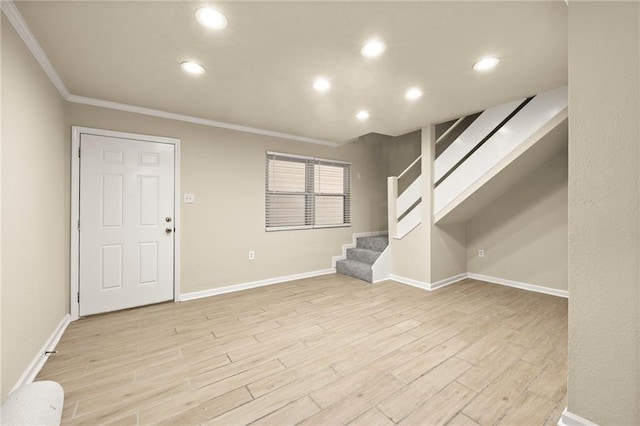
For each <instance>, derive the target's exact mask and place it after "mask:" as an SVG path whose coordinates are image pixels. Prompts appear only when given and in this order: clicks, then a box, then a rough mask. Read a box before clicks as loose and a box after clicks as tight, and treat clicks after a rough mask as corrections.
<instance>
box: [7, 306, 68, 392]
mask: <svg viewBox="0 0 640 426" xmlns="http://www.w3.org/2000/svg"><path fill="white" fill-rule="evenodd" d="M70 323H71V314H66V315H65V316H64V317H62V319H61V320H60V322H59V323H58V325H57V326H56V328H55V329H54V330H53V333H51V335H50V336H49V338H48V339H47V341H46V342H45V343H44V345H43V346H42V348H40V350H39V351H38V353H37V354H36V356H35V358H33V360H32V361H31V362H30V363H29V365H28V366H27V368H26V369H25V370H24V372H23V373H22V376H20V378H19V379H18V381H17V382H16V384H15V385H14V386H13V388H12V389H11V392H13V391H14V390H16V389H17V388H19V387H20V386H22V385H26V384H27V383H31V382H33V381H34V380H35V378H36V376H37V375H38V373H39V372H40V370H42V367H44V364H45V363H46V362H47V359H49V357H48V356H47V355H45V352H47V351H52V350H54V349H55V347H56V345H57V344H58V342H59V341H60V338H61V337H62V334H63V333H64V331H65V330H66V329H67V326H69V324H70Z"/></svg>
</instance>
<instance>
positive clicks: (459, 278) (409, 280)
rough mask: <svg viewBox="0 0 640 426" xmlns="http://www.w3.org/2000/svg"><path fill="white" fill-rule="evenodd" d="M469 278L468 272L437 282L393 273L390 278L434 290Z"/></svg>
mask: <svg viewBox="0 0 640 426" xmlns="http://www.w3.org/2000/svg"><path fill="white" fill-rule="evenodd" d="M466 278H467V273H466V272H465V273H462V274H458V275H454V276H452V277H449V278H445V279H443V280H440V281H436V282H435V283H428V282H424V281H418V280H414V279H412V278H406V277H401V276H399V275H391V276H390V277H389V279H390V280H392V281H396V282H399V283H401V284H406V285H410V286H412V287H417V288H421V289H423V290H428V291H434V290H437V289H439V288H442V287H446V286H448V285H451V284H453V283H457V282H458V281H462V280H464V279H466Z"/></svg>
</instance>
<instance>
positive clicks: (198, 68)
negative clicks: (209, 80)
mask: <svg viewBox="0 0 640 426" xmlns="http://www.w3.org/2000/svg"><path fill="white" fill-rule="evenodd" d="M180 66H181V67H182V69H183V70H185V71H186V72H188V73H190V74H202V73H203V72H204V71H205V69H204V67H203V66H202V65H200V64H197V63H195V62H191V61H185V62H183V63H181V64H180Z"/></svg>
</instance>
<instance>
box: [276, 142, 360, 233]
mask: <svg viewBox="0 0 640 426" xmlns="http://www.w3.org/2000/svg"><path fill="white" fill-rule="evenodd" d="M265 186H266V229H267V231H280V230H289V229H308V228H326V227H336V226H350V224H351V164H350V163H346V162H341V161H335V160H324V159H319V158H312V157H303V156H297V155H291V154H280V153H276V152H267V156H266V179H265Z"/></svg>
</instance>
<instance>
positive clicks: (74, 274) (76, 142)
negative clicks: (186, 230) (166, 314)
mask: <svg viewBox="0 0 640 426" xmlns="http://www.w3.org/2000/svg"><path fill="white" fill-rule="evenodd" d="M83 133H85V134H91V135H97V136H106V137H113V138H123V139H133V140H139V141H146V142H159V143H168V144H173V145H174V146H175V168H174V174H175V180H174V185H175V191H174V194H175V199H174V208H175V213H174V215H175V216H174V223H175V229H176V231H175V234H174V244H175V246H174V268H173V300H174V302H178V301H179V300H180V234H181V231H182V228H181V227H180V226H181V222H180V188H181V187H180V139H174V138H165V137H160V136H149V135H140V134H135V133H126V132H116V131H113V130H101V129H93V128H89V127H78V126H73V127H72V128H71V256H70V258H71V265H70V276H71V282H70V285H69V289H70V291H69V297H70V300H69V306H70V307H71V309H70V310H71V321H75V320H77V319H78V318H79V315H78V312H79V303H78V288H79V284H80V283H79V276H78V266H79V255H80V244H79V242H80V233H79V231H78V220H79V219H80V157H79V156H78V150H79V148H80V135H81V134H83Z"/></svg>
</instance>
